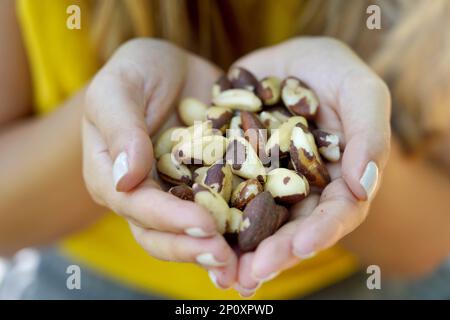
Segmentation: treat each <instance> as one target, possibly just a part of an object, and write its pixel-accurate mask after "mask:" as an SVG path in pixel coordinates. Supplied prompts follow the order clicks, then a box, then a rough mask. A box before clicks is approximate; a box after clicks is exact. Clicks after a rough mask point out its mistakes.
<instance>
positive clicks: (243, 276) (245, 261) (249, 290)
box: [234, 252, 261, 298]
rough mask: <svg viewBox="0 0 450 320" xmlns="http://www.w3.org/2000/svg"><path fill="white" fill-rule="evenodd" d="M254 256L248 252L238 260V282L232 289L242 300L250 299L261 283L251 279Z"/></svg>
mask: <svg viewBox="0 0 450 320" xmlns="http://www.w3.org/2000/svg"><path fill="white" fill-rule="evenodd" d="M254 256H255V253H254V252H249V253H245V254H243V255H242V256H241V257H240V259H239V269H238V282H237V283H236V285H235V287H234V288H235V289H236V291H238V292H239V294H240V296H241V297H243V298H250V297H252V296H253V295H254V294H255V292H256V290H257V289H258V288H259V286H260V284H261V282H260V281H259V280H256V279H255V278H253V277H252V274H251V269H252V263H253V258H254Z"/></svg>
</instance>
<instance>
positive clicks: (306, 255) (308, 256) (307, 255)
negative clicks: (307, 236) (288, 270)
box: [294, 251, 317, 260]
mask: <svg viewBox="0 0 450 320" xmlns="http://www.w3.org/2000/svg"><path fill="white" fill-rule="evenodd" d="M294 254H295V256H297V257H299V258H300V259H302V260H306V259H311V258H312V257H314V256H315V255H316V254H317V252H315V251H313V252H306V253H303V252H299V251H295V252H294Z"/></svg>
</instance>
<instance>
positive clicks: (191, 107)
mask: <svg viewBox="0 0 450 320" xmlns="http://www.w3.org/2000/svg"><path fill="white" fill-rule="evenodd" d="M207 109H208V106H207V105H206V104H204V103H203V102H201V101H200V100H197V99H195V98H184V99H182V100H181V101H180V104H179V105H178V115H179V116H180V119H181V121H182V122H183V123H184V124H185V125H187V126H192V125H193V124H194V122H195V121H202V120H203V119H204V118H205V113H206V110H207Z"/></svg>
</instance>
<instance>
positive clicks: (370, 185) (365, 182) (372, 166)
mask: <svg viewBox="0 0 450 320" xmlns="http://www.w3.org/2000/svg"><path fill="white" fill-rule="evenodd" d="M377 182H378V167H377V164H376V163H375V162H373V161H370V162H369V163H368V164H367V166H366V169H365V170H364V173H363V175H362V177H361V180H359V183H361V186H362V187H363V188H364V190H365V191H366V195H367V199H368V200H370V199H371V198H372V196H373V193H374V191H375V188H376V187H377Z"/></svg>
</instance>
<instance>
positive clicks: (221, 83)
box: [212, 75, 232, 98]
mask: <svg viewBox="0 0 450 320" xmlns="http://www.w3.org/2000/svg"><path fill="white" fill-rule="evenodd" d="M231 88H232V86H231V82H230V81H229V80H228V78H227V76H226V75H222V76H220V78H219V79H217V81H216V82H215V83H214V85H213V87H212V97H213V98H215V97H217V96H218V95H219V94H220V93H221V92H223V91H225V90H229V89H231Z"/></svg>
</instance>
